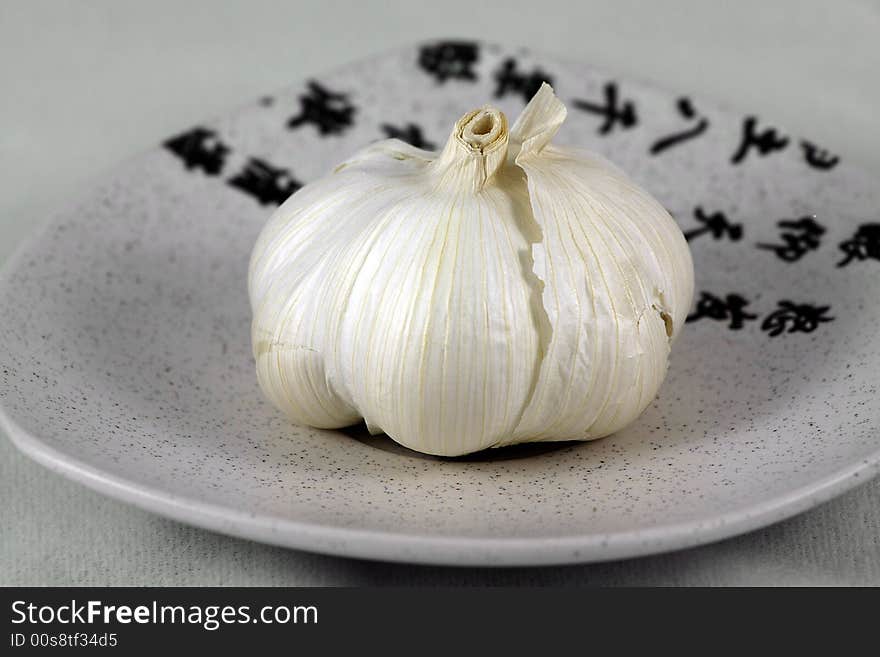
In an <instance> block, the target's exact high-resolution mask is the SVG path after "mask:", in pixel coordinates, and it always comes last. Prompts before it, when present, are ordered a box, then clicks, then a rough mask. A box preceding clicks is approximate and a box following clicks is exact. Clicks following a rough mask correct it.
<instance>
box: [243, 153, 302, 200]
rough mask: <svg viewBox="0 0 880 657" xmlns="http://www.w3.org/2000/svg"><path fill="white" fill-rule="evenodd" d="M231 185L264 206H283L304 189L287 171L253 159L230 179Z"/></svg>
mask: <svg viewBox="0 0 880 657" xmlns="http://www.w3.org/2000/svg"><path fill="white" fill-rule="evenodd" d="M229 184H230V185H231V186H233V187H235V188H236V189H240V190H241V191H243V192H244V193H245V194H248V195H250V196H253V197H254V198H255V199H257V200H258V201H259V202H260V204H262V205H269V204H270V203H274V204H275V205H281V204H282V203H283V202H284V201H286V200H287V197H288V196H290V195H291V194H293V193H294V192H295V191H296V190H298V189H299V188H300V187H302V183H300V182H299V181H298V180H296V179H295V178H294V177H293V176H292V175H291V174H290V172H289V171H288V170H287V169H280V168H277V167H274V166H272V165H271V164H269V163H268V162H265V161H263V160H260V159H257V158H255V157H252V158H250V159H249V160H248V162H247V164H246V165H245V167H244V169H243V170H242V171H241V172H240V173H238V174H237V175H235V176H234V177H232V178H230V179H229Z"/></svg>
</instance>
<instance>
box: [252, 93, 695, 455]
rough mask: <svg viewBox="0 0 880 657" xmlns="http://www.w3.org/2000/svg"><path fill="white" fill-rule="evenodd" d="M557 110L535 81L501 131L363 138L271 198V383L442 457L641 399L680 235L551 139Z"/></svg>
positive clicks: (654, 207)
mask: <svg viewBox="0 0 880 657" xmlns="http://www.w3.org/2000/svg"><path fill="white" fill-rule="evenodd" d="M565 113H566V112H565V108H564V106H563V105H562V103H561V102H560V101H559V100H558V99H557V98H556V96H555V95H554V94H553V91H552V89H551V88H550V87H549V86H548V85H544V86H543V87H542V88H541V90H540V91H539V92H538V94H537V95H536V96H535V98H533V99H532V101H531V102H530V103H529V105H528V106H527V107H526V109H525V110H524V111H523V114H522V115H521V116H520V118H519V119H518V120H517V122H516V124H515V125H514V126H513V128H512V129H510V130H509V131H508V126H507V121H506V118H505V117H504V115H503V114H502V113H501V112H499V111H498V110H496V109H493V108H489V107H486V108H482V109H480V110H475V111H474V112H470V113H468V114H467V115H465V116H464V117H462V119H461V120H460V121H459V122H458V123H457V124H456V126H455V129H454V130H453V132H452V135H451V136H450V138H449V141H448V142H447V144H446V146H445V147H444V149H443V150H442V151H441V152H440V153H431V152H428V151H423V150H420V149H416V148H413V147H411V146H408V145H407V144H405V143H403V142H401V141H398V140H394V139H392V140H387V141H384V142H380V143H377V144H375V145H373V146H370V147H368V148H367V149H365V150H363V151H361V152H360V153H358V154H357V155H355V156H354V157H353V158H351V159H350V160H348V161H346V162H344V163H343V164H341V165H340V166H338V167H337V168H336V170H335V172H334V173H333V174H331V175H329V176H327V177H325V178H323V179H321V180H318V181H316V182H314V183H311V184H309V185H306V186H305V187H304V188H303V189H301V190H300V191H298V192H297V193H296V194H294V195H293V196H291V198H289V199H288V200H287V201H286V202H285V203H284V204H283V205H282V206H281V207H280V208H278V210H277V211H276V212H275V214H274V215H273V216H272V218H271V219H270V220H269V222H268V224H267V225H266V227H265V228H264V229H263V232H262V233H261V235H260V237H259V239H258V240H257V244H256V246H255V247H254V251H253V254H252V256H251V264H250V271H249V293H250V298H251V305H252V309H253V312H254V320H253V346H254V356H255V358H256V363H257V376H258V379H259V382H260V385H261V386H262V388H263V390H264V391H265V393H266V394H267V396H268V397H269V399H270V400H271V401H272V402H273V403H274V404H275V405H276V406H278V407H279V408H280V409H282V410H283V411H284V412H285V413H286V414H287V415H288V416H289V417H290V418H291V419H292V420H293V421H294V422H296V423H300V424H306V425H310V426H315V427H322V428H336V427H343V426H348V425H351V424H354V423H356V422H358V421H360V419H361V418H363V419H364V420H365V421H366V423H367V425H368V427H369V428H370V430H371V431H373V432H380V431H384V432H385V433H387V434H388V435H389V436H390V437H391V438H393V439H394V440H396V441H397V442H399V443H401V444H403V445H405V446H407V447H410V448H412V449H415V450H418V451H421V452H426V453H430V454H438V455H446V456H454V455H460V454H467V453H470V452H475V451H479V450H481V449H484V448H487V447H495V446H500V445H507V444H512V443H519V442H527V441H536V440H571V439H575V440H589V439H593V438H599V437H602V436H605V435H608V434H610V433H613V432H615V431H617V430H619V429H621V428H622V427H624V426H625V425H627V424H629V423H630V422H631V421H632V420H634V419H635V418H636V417H638V415H639V414H640V413H641V412H642V411H643V410H644V408H645V407H646V406H647V405H648V404H649V403H650V402H651V401H652V400H653V399H654V397H655V396H656V393H657V390H658V388H659V387H660V384H661V383H662V381H663V378H664V376H665V373H666V368H667V361H668V355H669V348H670V345H671V343H672V341H673V340H674V339H675V338H676V337H677V335H678V333H679V332H680V330H681V328H682V326H683V325H684V321H685V317H686V314H687V311H688V308H689V307H690V303H691V297H692V294H693V265H692V262H691V257H690V252H689V250H688V247H687V243H686V241H685V239H684V237H683V236H682V234H681V231H680V230H679V229H678V227H677V225H676V224H675V222H674V221H673V220H672V218H671V217H670V216H669V214H668V213H667V212H666V211H665V210H664V209H663V207H662V206H661V205H660V204H658V203H657V202H656V201H655V200H654V199H652V198H651V197H650V195H648V194H647V193H646V192H644V191H643V190H641V189H639V188H638V187H637V186H636V185H635V184H634V183H633V182H632V181H630V180H629V179H628V178H627V177H626V176H625V175H624V174H623V173H621V172H620V171H619V170H617V169H616V168H615V167H613V166H612V165H610V164H609V163H607V162H605V161H604V160H602V159H601V158H599V157H597V156H595V155H592V154H589V153H584V152H580V151H575V150H572V149H567V148H562V147H558V146H554V145H552V144H550V143H549V142H550V140H551V139H552V137H553V136H554V135H555V133H556V131H557V130H558V129H559V126H560V125H561V124H562V122H563V121H564V119H565Z"/></svg>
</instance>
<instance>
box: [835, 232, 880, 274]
mask: <svg viewBox="0 0 880 657" xmlns="http://www.w3.org/2000/svg"><path fill="white" fill-rule="evenodd" d="M840 250H841V251H843V252H844V253H845V254H846V257H845V258H844V259H843V260H841V261H840V262H838V263H837V266H838V267H845V266H846V265H848V264H849V263H850V262H852V261H853V260H868V259H869V258H870V259H871V260H880V224H862V225H861V226H859V228H858V230H856V233H855V235H853V236H852V237H851V238H849V239H848V240H845V241H843V242H841V243H840Z"/></svg>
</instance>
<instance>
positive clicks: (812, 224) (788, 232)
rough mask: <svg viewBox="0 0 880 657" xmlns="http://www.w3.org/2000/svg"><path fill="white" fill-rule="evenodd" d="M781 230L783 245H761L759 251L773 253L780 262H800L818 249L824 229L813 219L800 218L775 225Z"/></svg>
mask: <svg viewBox="0 0 880 657" xmlns="http://www.w3.org/2000/svg"><path fill="white" fill-rule="evenodd" d="M776 225H777V226H779V227H780V228H781V229H782V232H781V234H780V237H781V238H782V241H783V242H784V244H761V243H759V244H758V245H757V246H758V248H759V249H768V250H770V251H773V252H774V253H775V254H776V257H778V258H779V259H780V260H785V261H786V262H794V261H796V260H800V259H801V257H803V255H804V254H805V253H806V252H807V251H815V250H816V249H818V248H819V242H820V238H821V237H822V235H824V234H825V227H824V226H823V225H822V224H820V223H818V222H817V221H816V220H815V219H814V218H813V217H802V218H800V219H797V220H784V221H779V222H777V223H776Z"/></svg>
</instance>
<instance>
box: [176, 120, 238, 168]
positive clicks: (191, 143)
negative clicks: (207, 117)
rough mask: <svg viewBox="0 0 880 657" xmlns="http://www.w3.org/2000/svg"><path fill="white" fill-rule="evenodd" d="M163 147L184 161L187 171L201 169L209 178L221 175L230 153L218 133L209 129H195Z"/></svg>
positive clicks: (178, 136)
mask: <svg viewBox="0 0 880 657" xmlns="http://www.w3.org/2000/svg"><path fill="white" fill-rule="evenodd" d="M162 145H163V146H164V147H165V148H167V149H168V150H169V151H171V152H172V153H174V154H175V155H176V156H177V157H179V158H180V159H181V160H183V163H184V165H185V166H186V168H187V169H201V170H202V171H204V172H205V173H206V174H208V175H209V176H216V175H217V174H219V173H220V171H221V170H222V169H223V164H224V163H225V162H226V155H227V154H228V153H229V148H228V147H227V146H225V145H224V144H223V143H221V142H220V140H219V139H218V138H217V133H216V132H214V131H213V130H209V129H207V128H193V129H192V130H190V131H189V132H184V133H183V134H182V135H177V136H176V137H172V138H171V139H169V140H168V141H166V142H165V143H164V144H162Z"/></svg>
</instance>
